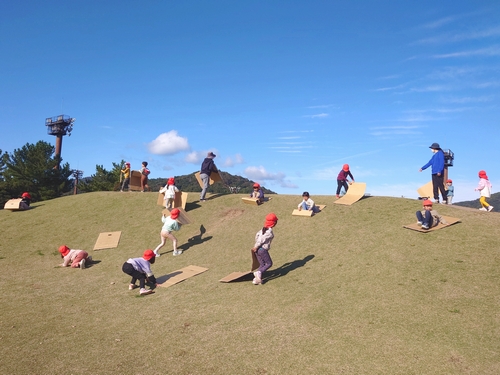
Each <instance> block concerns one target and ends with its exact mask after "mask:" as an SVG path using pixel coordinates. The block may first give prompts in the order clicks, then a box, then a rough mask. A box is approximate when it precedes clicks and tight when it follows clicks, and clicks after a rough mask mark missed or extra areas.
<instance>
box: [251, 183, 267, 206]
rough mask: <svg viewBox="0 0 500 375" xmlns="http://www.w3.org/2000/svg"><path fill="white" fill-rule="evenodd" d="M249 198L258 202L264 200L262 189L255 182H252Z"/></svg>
mask: <svg viewBox="0 0 500 375" xmlns="http://www.w3.org/2000/svg"><path fill="white" fill-rule="evenodd" d="M250 198H254V199H258V200H259V203H262V202H264V191H263V190H262V188H261V187H260V184H258V183H257V182H256V183H254V184H253V191H252V192H251V193H250Z"/></svg>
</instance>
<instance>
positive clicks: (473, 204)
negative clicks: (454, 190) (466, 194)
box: [453, 193, 500, 211]
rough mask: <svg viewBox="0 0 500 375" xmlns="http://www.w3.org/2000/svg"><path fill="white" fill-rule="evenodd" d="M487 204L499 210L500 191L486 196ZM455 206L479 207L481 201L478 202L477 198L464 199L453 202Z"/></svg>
mask: <svg viewBox="0 0 500 375" xmlns="http://www.w3.org/2000/svg"><path fill="white" fill-rule="evenodd" d="M486 200H487V201H488V203H489V204H491V205H492V206H493V207H495V210H494V211H500V193H495V194H491V198H486ZM453 204H456V205H457V206H463V207H472V208H481V203H479V199H475V200H473V201H465V202H458V203H453Z"/></svg>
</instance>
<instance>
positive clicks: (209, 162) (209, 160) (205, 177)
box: [200, 151, 218, 202]
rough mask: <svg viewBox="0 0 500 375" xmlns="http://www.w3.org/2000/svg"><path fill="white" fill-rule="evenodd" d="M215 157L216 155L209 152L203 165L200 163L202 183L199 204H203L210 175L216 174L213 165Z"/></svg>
mask: <svg viewBox="0 0 500 375" xmlns="http://www.w3.org/2000/svg"><path fill="white" fill-rule="evenodd" d="M215 157H216V155H215V154H214V153H213V152H212V151H210V152H209V153H208V154H207V157H206V158H205V159H204V160H203V163H201V168H200V178H201V181H202V183H203V188H202V190H201V194H200V202H205V195H206V194H207V189H208V183H209V182H210V174H211V173H212V172H218V169H217V167H216V166H215V163H214V158H215Z"/></svg>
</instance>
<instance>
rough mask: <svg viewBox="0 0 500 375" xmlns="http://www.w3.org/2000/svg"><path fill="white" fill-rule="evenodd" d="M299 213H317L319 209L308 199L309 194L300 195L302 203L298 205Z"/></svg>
mask: <svg viewBox="0 0 500 375" xmlns="http://www.w3.org/2000/svg"><path fill="white" fill-rule="evenodd" d="M297 208H298V209H299V211H302V210H304V211H312V212H313V213H318V212H319V208H318V207H317V206H316V205H315V204H314V201H313V200H312V199H311V198H310V197H309V193H308V192H307V191H304V192H303V193H302V202H300V203H299V205H298V207H297Z"/></svg>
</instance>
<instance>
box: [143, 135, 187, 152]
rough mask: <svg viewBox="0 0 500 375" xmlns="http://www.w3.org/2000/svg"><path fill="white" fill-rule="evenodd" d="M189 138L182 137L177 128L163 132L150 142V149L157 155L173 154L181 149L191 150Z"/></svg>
mask: <svg viewBox="0 0 500 375" xmlns="http://www.w3.org/2000/svg"><path fill="white" fill-rule="evenodd" d="M189 148H190V147H189V143H188V140H187V138H184V137H181V136H179V135H178V134H177V131H176V130H171V131H169V132H168V133H162V134H160V135H159V136H158V137H156V139H155V140H154V141H152V142H150V143H148V150H149V152H151V153H152V154H155V155H173V154H176V153H178V152H180V151H187V150H189Z"/></svg>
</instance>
